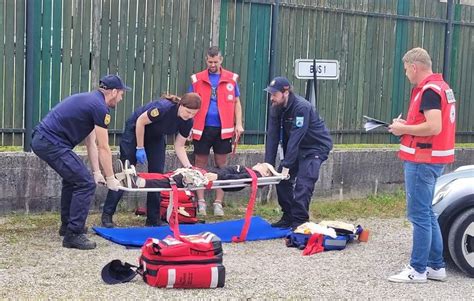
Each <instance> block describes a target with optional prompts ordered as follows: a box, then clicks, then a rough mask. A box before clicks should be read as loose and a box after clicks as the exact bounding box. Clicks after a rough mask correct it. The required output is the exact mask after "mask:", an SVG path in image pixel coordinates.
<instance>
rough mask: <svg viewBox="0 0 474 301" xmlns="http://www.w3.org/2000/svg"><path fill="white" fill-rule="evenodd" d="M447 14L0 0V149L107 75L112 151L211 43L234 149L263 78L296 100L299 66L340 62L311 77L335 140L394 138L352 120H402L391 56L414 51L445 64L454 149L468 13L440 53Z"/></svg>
mask: <svg viewBox="0 0 474 301" xmlns="http://www.w3.org/2000/svg"><path fill="white" fill-rule="evenodd" d="M447 8H448V5H447V4H446V3H442V2H440V1H438V0H354V1H343V0H338V1H334V0H332V1H329V0H317V1H316V0H281V1H269V0H252V1H242V0H237V1H236V0H3V1H0V30H1V31H2V32H3V33H4V37H3V38H4V39H3V41H4V43H0V58H1V59H0V83H2V84H1V85H0V107H1V108H2V114H0V133H1V141H0V145H4V146H8V145H22V144H23V143H24V138H25V128H29V127H30V125H31V126H34V125H35V124H37V123H38V122H39V120H41V118H42V117H44V115H45V114H46V113H47V112H48V111H49V110H50V108H51V107H53V106H54V105H55V104H57V103H58V102H59V101H60V100H61V99H62V98H64V97H65V96H67V95H70V94H72V93H77V92H82V91H87V90H91V89H94V88H95V87H96V84H97V82H98V78H99V77H100V76H101V75H103V74H107V73H118V74H120V75H121V76H122V77H123V78H124V80H125V82H126V83H127V84H128V85H130V86H132V87H133V91H132V92H130V93H127V94H126V96H125V98H124V101H123V102H122V103H120V104H119V106H118V108H117V109H115V111H114V113H113V115H112V120H113V121H112V124H111V126H110V132H111V138H112V140H111V143H115V144H117V140H116V139H115V138H116V136H117V135H120V133H121V131H122V129H123V125H124V121H125V120H126V118H127V117H128V115H130V113H131V112H132V111H133V109H134V108H136V107H138V106H140V105H142V104H143V103H146V102H148V101H150V100H152V99H156V98H158V97H159V95H160V94H162V93H164V92H169V93H173V94H183V93H185V92H186V91H187V88H188V86H189V84H190V80H189V76H190V75H191V74H192V73H194V72H197V71H200V70H202V69H203V68H204V66H205V64H204V55H205V51H206V49H207V48H208V47H209V46H211V45H212V44H218V45H219V47H220V48H221V49H222V50H223V52H224V67H226V68H228V69H230V70H232V71H234V72H236V73H239V74H240V83H239V85H240V87H241V100H242V103H243V107H244V121H245V129H246V134H245V137H244V143H262V142H263V141H264V137H265V124H266V112H267V102H266V97H267V96H266V94H265V93H264V92H263V89H264V88H265V86H266V84H267V83H268V82H269V79H270V77H271V76H272V75H279V74H281V75H285V76H287V77H288V78H290V80H292V81H293V83H294V86H295V90H296V92H298V93H300V94H303V95H304V94H305V91H306V85H307V83H306V81H304V80H298V79H296V78H295V77H294V61H295V59H299V58H311V59H312V58H317V59H335V60H338V61H339V62H340V66H341V70H340V78H339V80H337V81H318V109H319V111H320V113H321V115H322V116H323V117H324V118H325V120H326V122H327V124H328V127H329V128H330V129H331V132H332V134H333V137H334V139H335V141H336V142H337V143H366V142H369V143H387V142H395V141H393V140H391V138H390V135H389V134H386V133H379V134H377V133H376V134H373V133H370V134H367V133H365V132H363V131H362V130H361V128H362V119H361V116H362V115H371V116H374V117H377V118H379V119H386V120H390V119H391V118H393V117H394V116H398V114H399V113H400V112H406V109H407V104H408V98H409V90H410V86H409V83H408V81H407V80H406V78H405V76H404V70H403V65H402V64H401V57H402V56H403V54H404V53H405V52H406V51H407V50H408V49H410V48H412V47H416V46H421V47H424V48H426V49H427V50H428V52H430V54H431V55H432V58H433V63H434V64H433V68H434V71H435V72H441V71H442V69H443V63H444V62H445V60H446V59H447V58H449V59H450V63H451V68H450V69H449V74H445V76H447V77H449V83H450V84H451V86H452V88H453V90H454V92H455V96H456V99H457V100H458V107H457V111H458V128H457V129H458V137H457V141H458V142H474V137H473V136H474V135H473V134H474V121H473V119H472V118H470V116H471V115H472V113H473V112H474V100H473V98H474V97H473V96H474V89H473V87H474V77H473V76H472V70H473V69H474V62H473V55H472V53H473V52H472V49H474V7H472V6H467V5H463V4H460V3H459V0H458V1H455V3H454V21H453V31H452V42H451V44H449V46H450V49H451V52H450V55H449V56H448V57H446V56H445V53H444V51H445V46H446V45H445V32H446V27H447V24H448V19H447ZM272 25H273V26H272ZM272 31H273V32H272ZM27 42H28V44H27ZM27 45H28V47H27ZM27 49H29V51H27ZM27 96H29V98H30V99H31V100H32V101H31V102H27V101H25V98H26V99H28V97H27Z"/></svg>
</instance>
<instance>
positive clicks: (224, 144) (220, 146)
mask: <svg viewBox="0 0 474 301" xmlns="http://www.w3.org/2000/svg"><path fill="white" fill-rule="evenodd" d="M193 145H194V153H195V154H198V155H209V152H210V149H211V147H212V150H213V151H214V154H220V155H225V154H229V153H231V152H232V139H231V138H228V139H221V128H220V127H214V126H206V127H205V128H204V131H203V133H202V136H201V140H193Z"/></svg>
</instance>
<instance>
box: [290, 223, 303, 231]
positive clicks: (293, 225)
mask: <svg viewBox="0 0 474 301" xmlns="http://www.w3.org/2000/svg"><path fill="white" fill-rule="evenodd" d="M304 223H305V222H294V223H292V224H291V230H292V231H295V230H296V228H298V227H299V226H301V225H302V224H304Z"/></svg>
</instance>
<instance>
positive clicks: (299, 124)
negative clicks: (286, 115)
mask: <svg viewBox="0 0 474 301" xmlns="http://www.w3.org/2000/svg"><path fill="white" fill-rule="evenodd" d="M303 124H304V116H296V122H295V125H296V127H298V128H300V127H302V126H303Z"/></svg>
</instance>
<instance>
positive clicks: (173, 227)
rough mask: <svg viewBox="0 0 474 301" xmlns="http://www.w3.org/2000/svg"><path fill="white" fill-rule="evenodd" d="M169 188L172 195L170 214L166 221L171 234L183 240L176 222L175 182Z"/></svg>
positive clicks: (176, 190)
mask: <svg viewBox="0 0 474 301" xmlns="http://www.w3.org/2000/svg"><path fill="white" fill-rule="evenodd" d="M171 189H172V190H173V193H172V197H171V199H170V205H171V206H173V208H172V210H171V215H170V217H169V220H168V223H169V225H170V228H171V231H172V232H173V236H174V237H175V238H176V239H179V240H183V239H182V238H181V233H180V232H179V222H178V206H179V203H178V187H176V184H171Z"/></svg>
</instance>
